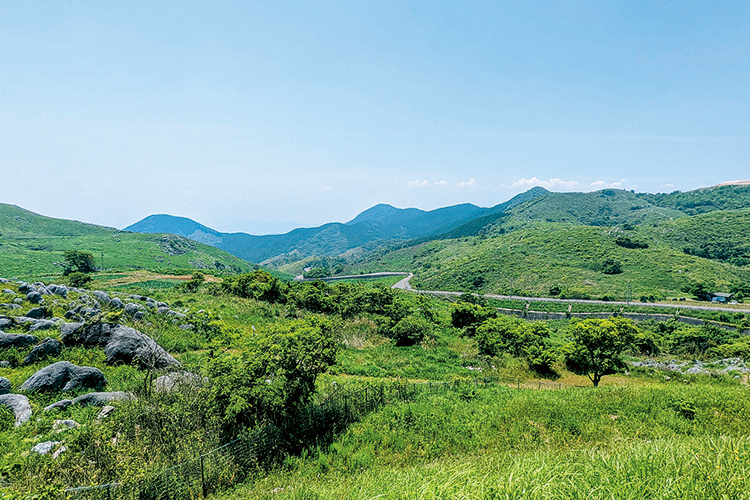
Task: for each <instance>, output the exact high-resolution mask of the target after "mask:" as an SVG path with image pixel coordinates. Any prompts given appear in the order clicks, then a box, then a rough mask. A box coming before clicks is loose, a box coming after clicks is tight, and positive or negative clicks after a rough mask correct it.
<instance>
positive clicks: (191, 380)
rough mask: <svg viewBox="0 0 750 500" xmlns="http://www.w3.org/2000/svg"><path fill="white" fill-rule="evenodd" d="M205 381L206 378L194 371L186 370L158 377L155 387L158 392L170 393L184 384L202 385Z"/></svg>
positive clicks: (191, 385)
mask: <svg viewBox="0 0 750 500" xmlns="http://www.w3.org/2000/svg"><path fill="white" fill-rule="evenodd" d="M205 382H206V380H205V379H203V378H201V377H200V376H198V375H196V374H194V373H190V372H186V371H182V372H171V373H167V374H165V375H162V376H161V377H158V378H156V379H155V380H154V382H153V389H154V392H157V393H168V392H173V391H175V390H177V389H179V388H180V387H182V386H189V387H200V386H201V385H203V383H205Z"/></svg>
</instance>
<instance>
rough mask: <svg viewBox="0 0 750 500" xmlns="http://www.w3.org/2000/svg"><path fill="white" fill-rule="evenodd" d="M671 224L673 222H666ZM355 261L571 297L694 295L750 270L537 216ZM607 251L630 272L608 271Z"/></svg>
mask: <svg viewBox="0 0 750 500" xmlns="http://www.w3.org/2000/svg"><path fill="white" fill-rule="evenodd" d="M666 227H671V226H669V225H666V224H665V225H664V226H660V228H666ZM623 235H628V237H630V238H631V239H635V240H638V241H640V240H642V241H643V242H644V243H646V244H648V248H626V247H622V246H620V245H618V244H617V243H616V241H617V238H618V236H623ZM376 259H377V260H374V259H373V260H367V261H364V262H361V263H359V264H358V265H357V266H354V267H355V268H357V267H359V268H362V269H367V270H371V269H378V268H382V269H389V270H393V271H411V272H413V273H414V274H415V278H414V279H413V280H412V284H413V285H414V286H415V287H417V288H421V289H427V290H453V291H472V292H481V293H492V294H507V293H510V292H511V286H512V291H513V292H514V293H515V294H519V295H529V296H549V293H550V289H551V288H553V287H559V288H560V289H561V290H562V292H563V294H564V295H566V296H568V297H572V298H575V297H592V298H599V297H603V296H608V297H610V298H614V299H618V300H622V299H624V298H625V297H626V296H627V293H628V286H630V287H631V293H632V296H633V297H635V298H637V297H639V296H641V295H646V296H651V295H655V296H656V297H657V298H662V299H663V298H666V297H685V296H689V294H686V293H685V292H683V291H682V290H683V289H684V288H685V287H686V286H687V285H689V284H690V283H692V282H706V281H707V282H710V283H712V284H713V285H714V286H715V287H716V289H717V290H720V291H730V290H731V289H732V288H733V287H736V286H738V285H740V284H741V283H742V282H743V280H747V278H748V276H749V275H750V271H748V270H747V269H744V268H740V267H737V266H733V265H731V264H727V263H723V262H719V261H714V260H709V259H705V258H702V257H697V256H694V255H687V254H685V253H684V252H683V251H682V250H681V249H678V248H674V247H673V246H671V245H669V244H668V243H666V242H661V241H659V240H657V239H656V238H653V237H651V233H650V230H649V231H646V230H640V229H634V230H633V231H622V230H621V229H619V228H603V227H590V226H580V225H571V224H552V223H536V224H533V225H530V226H528V227H526V228H524V229H518V230H515V231H513V232H510V233H506V234H501V235H498V236H494V237H471V238H461V239H453V240H439V241H431V242H427V243H423V244H421V245H417V246H413V247H408V248H403V249H400V250H396V251H393V252H388V253H385V254H382V255H377V256H376ZM607 259H613V260H616V261H617V262H619V263H620V264H621V268H622V272H621V273H618V274H605V273H604V272H603V271H604V269H603V266H604V263H605V261H606V260H607Z"/></svg>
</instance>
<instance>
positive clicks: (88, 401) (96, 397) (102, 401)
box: [44, 391, 135, 411]
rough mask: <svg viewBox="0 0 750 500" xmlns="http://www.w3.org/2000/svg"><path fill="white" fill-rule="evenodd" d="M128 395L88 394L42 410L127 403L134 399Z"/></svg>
mask: <svg viewBox="0 0 750 500" xmlns="http://www.w3.org/2000/svg"><path fill="white" fill-rule="evenodd" d="M134 398H135V396H133V395H132V394H130V393H127V392H123V391H115V392H90V393H88V394H83V395H81V396H78V397H77V398H75V399H62V400H60V401H57V402H56V403H52V404H51V405H49V406H47V407H45V408H44V411H50V410H64V409H66V408H68V407H69V406H74V405H80V406H106V405H107V404H109V403H111V402H113V401H129V400H131V399H134Z"/></svg>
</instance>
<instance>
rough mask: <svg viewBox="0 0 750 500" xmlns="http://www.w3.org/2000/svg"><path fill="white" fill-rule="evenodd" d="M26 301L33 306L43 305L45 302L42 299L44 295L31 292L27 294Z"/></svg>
mask: <svg viewBox="0 0 750 500" xmlns="http://www.w3.org/2000/svg"><path fill="white" fill-rule="evenodd" d="M26 300H28V301H29V302H31V303H32V304H41V303H42V302H44V297H42V294H41V293H39V292H29V293H27V294H26Z"/></svg>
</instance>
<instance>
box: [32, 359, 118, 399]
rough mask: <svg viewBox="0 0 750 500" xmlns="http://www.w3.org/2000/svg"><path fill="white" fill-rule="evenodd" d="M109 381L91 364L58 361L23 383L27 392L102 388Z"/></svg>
mask: <svg viewBox="0 0 750 500" xmlns="http://www.w3.org/2000/svg"><path fill="white" fill-rule="evenodd" d="M106 383H107V380H106V379H105V378H104V373H102V371H101V370H99V369H98V368H93V367H90V366H76V365H74V364H72V363H69V362H67V361H58V362H57V363H53V364H51V365H49V366H47V367H45V368H42V369H41V370H39V371H38V372H36V373H35V374H34V375H32V376H31V377H30V378H29V379H28V380H26V382H24V383H23V384H22V385H21V390H22V391H27V392H60V391H62V392H68V391H72V390H76V389H101V388H102V387H104V385H105V384H106Z"/></svg>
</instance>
